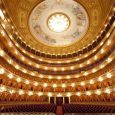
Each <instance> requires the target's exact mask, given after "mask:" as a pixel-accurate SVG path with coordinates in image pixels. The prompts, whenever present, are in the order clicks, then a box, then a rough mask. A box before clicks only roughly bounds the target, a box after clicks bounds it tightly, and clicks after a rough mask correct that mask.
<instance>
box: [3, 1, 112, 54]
mask: <svg viewBox="0 0 115 115" xmlns="http://www.w3.org/2000/svg"><path fill="white" fill-rule="evenodd" d="M3 2H4V4H5V5H6V6H7V10H8V12H9V14H10V16H11V18H12V20H13V22H14V24H15V25H16V27H17V29H18V31H19V32H20V36H21V37H22V40H23V41H25V42H26V44H27V45H29V46H30V47H31V48H33V49H35V50H36V51H40V52H43V53H46V54H55V55H58V54H59V55H62V54H71V53H73V52H76V51H78V50H79V49H82V48H84V47H86V46H88V45H89V44H90V43H92V42H93V41H94V40H96V36H97V35H98V34H99V33H100V29H101V28H102V26H103V24H104V22H105V20H106V17H107V16H108V13H109V10H110V8H111V6H112V4H113V0H106V3H105V0H101V1H100V0H95V1H92V0H87V2H85V1H84V0H77V1H76V0H69V1H67V0H26V1H25V0H11V2H9V0H5V1H3ZM14 10H15V12H14ZM15 14H17V15H15Z"/></svg>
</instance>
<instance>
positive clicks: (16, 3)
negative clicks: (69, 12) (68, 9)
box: [3, 0, 114, 55]
mask: <svg viewBox="0 0 115 115" xmlns="http://www.w3.org/2000/svg"><path fill="white" fill-rule="evenodd" d="M3 2H4V4H5V5H6V7H7V10H8V12H9V15H10V18H11V19H12V20H13V22H14V24H15V25H16V27H17V29H18V31H19V33H20V36H21V37H22V39H23V41H25V42H26V44H27V45H29V46H30V47H31V48H34V49H35V50H37V51H40V52H43V53H46V54H55V55H59V54H60V55H61V54H71V53H74V52H76V51H78V50H79V49H83V48H84V47H86V46H88V45H89V44H91V43H92V42H93V41H94V40H96V39H97V35H98V34H99V33H100V29H101V28H102V26H103V24H104V22H105V20H106V17H107V16H108V13H109V11H110V9H111V7H112V4H113V2H114V0H106V3H105V0H101V1H100V0H95V1H92V0H87V2H85V1H84V0H77V2H78V3H79V4H81V6H82V7H84V9H85V10H86V12H87V14H88V18H89V27H88V30H87V33H86V34H85V36H83V37H82V38H81V39H79V40H77V41H76V40H75V41H76V42H75V41H74V42H72V44H70V42H69V43H67V44H69V45H68V46H65V45H63V43H62V44H61V43H60V44H61V45H60V44H57V45H56V44H53V45H52V44H50V45H48V43H46V44H45V45H44V43H43V42H40V40H37V39H36V37H34V35H35V34H34V35H33V34H32V33H33V32H30V30H31V29H30V27H29V17H30V15H31V12H32V10H33V9H34V8H35V7H36V6H37V5H38V4H40V3H42V2H43V0H26V1H25V0H11V2H9V0H3ZM76 4H77V3H76ZM14 10H15V11H14ZM15 14H17V15H15ZM35 36H37V35H35ZM54 36H55V34H54ZM39 38H40V37H38V39H39ZM77 38H78V37H77ZM77 38H75V39H77ZM42 40H43V39H42ZM69 40H70V39H69ZM58 41H59V40H58ZM62 41H63V39H62ZM38 46H39V47H38ZM55 46H61V47H55Z"/></svg>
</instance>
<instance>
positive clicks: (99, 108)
mask: <svg viewBox="0 0 115 115" xmlns="http://www.w3.org/2000/svg"><path fill="white" fill-rule="evenodd" d="M63 112H64V114H65V115H69V114H67V113H115V106H106V105H83V104H64V105H63Z"/></svg>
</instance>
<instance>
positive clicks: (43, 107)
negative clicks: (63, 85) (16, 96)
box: [0, 104, 56, 113]
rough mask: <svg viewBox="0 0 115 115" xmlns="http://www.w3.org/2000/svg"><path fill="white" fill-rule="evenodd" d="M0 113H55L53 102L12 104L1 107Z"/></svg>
mask: <svg viewBox="0 0 115 115" xmlns="http://www.w3.org/2000/svg"><path fill="white" fill-rule="evenodd" d="M0 112H1V113H12V112H16V113H17V112H46V113H49V112H50V113H56V105H55V104H34V105H14V106H9V107H1V109H0Z"/></svg>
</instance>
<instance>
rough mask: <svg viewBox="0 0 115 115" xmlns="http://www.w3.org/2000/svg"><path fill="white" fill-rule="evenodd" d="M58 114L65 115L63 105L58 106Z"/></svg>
mask: <svg viewBox="0 0 115 115" xmlns="http://www.w3.org/2000/svg"><path fill="white" fill-rule="evenodd" d="M56 115H63V110H62V106H57V110H56Z"/></svg>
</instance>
